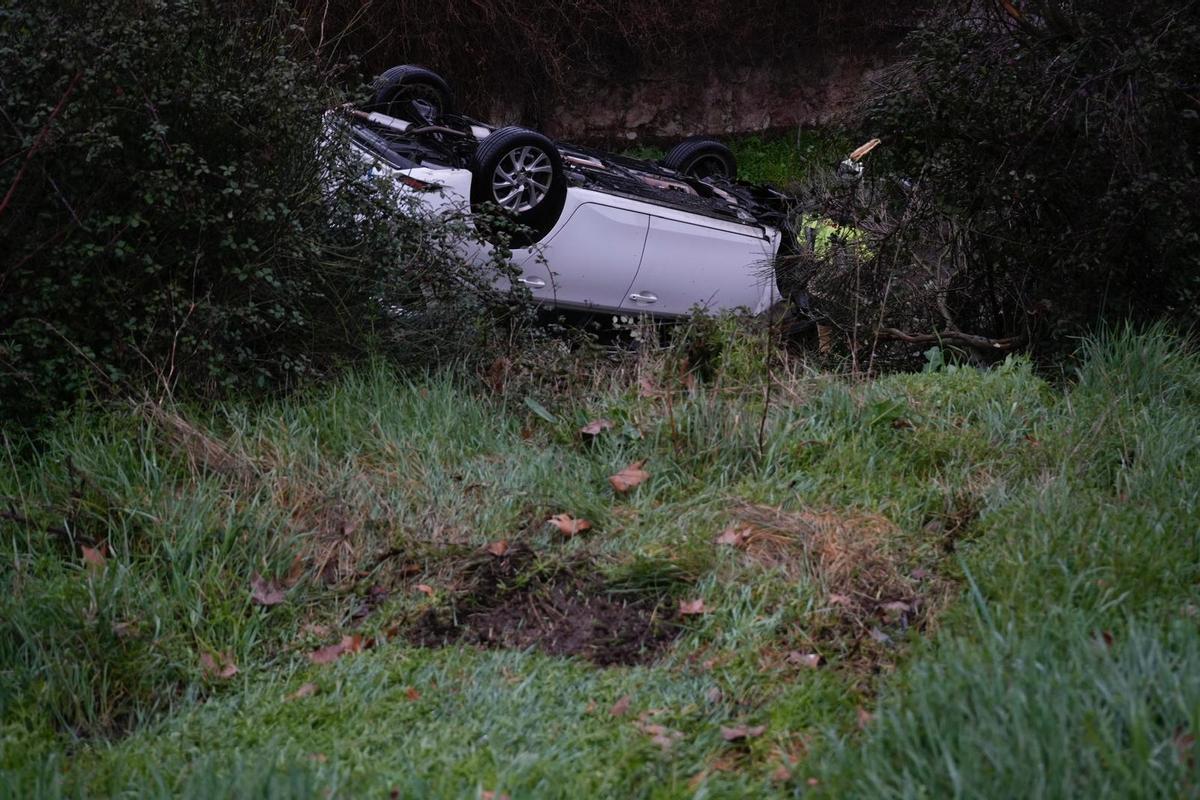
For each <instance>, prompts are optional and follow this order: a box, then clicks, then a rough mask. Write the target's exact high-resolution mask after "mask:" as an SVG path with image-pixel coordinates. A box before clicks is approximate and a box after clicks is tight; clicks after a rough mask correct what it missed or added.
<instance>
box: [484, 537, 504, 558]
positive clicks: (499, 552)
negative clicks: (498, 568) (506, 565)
mask: <svg viewBox="0 0 1200 800" xmlns="http://www.w3.org/2000/svg"><path fill="white" fill-rule="evenodd" d="M487 551H488V552H489V553H491V554H492V555H494V556H495V557H496V558H500V557H501V556H503V555H504V554H505V553H507V552H508V542H506V541H504V540H503V539H501V540H500V541H498V542H492V543H491V544H489V545H488V546H487Z"/></svg>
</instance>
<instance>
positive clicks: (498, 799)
mask: <svg viewBox="0 0 1200 800" xmlns="http://www.w3.org/2000/svg"><path fill="white" fill-rule="evenodd" d="M479 800H510V798H509V796H508V795H506V794H500V793H498V792H493V791H492V790H491V789H484V790H483V791H482V792H480V793H479Z"/></svg>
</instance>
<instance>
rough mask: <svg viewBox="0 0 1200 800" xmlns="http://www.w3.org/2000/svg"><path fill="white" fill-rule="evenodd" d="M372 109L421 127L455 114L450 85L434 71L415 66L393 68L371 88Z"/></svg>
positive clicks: (378, 78) (407, 65) (404, 65)
mask: <svg viewBox="0 0 1200 800" xmlns="http://www.w3.org/2000/svg"><path fill="white" fill-rule="evenodd" d="M372 89H373V91H374V94H373V95H372V97H371V109H372V110H374V111H379V112H382V113H384V114H387V115H388V116H392V117H396V118H397V119H402V120H404V121H405V122H413V123H416V124H418V125H420V124H424V123H429V122H433V121H435V120H437V119H439V118H441V117H443V116H445V115H447V114H453V113H454V95H453V94H452V93H451V91H450V85H449V84H448V83H446V81H445V80H444V79H443V78H442V76H441V75H438V74H437V73H436V72H434V71H432V70H428V69H425V68H424V67H418V66H414V65H413V64H401V65H400V66H398V67H392V68H391V69H389V70H387V71H386V72H384V73H382V74H381V75H380V76H379V77H377V78H376V79H375V83H374V84H373V85H372Z"/></svg>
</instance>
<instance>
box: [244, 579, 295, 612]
mask: <svg viewBox="0 0 1200 800" xmlns="http://www.w3.org/2000/svg"><path fill="white" fill-rule="evenodd" d="M286 596H287V590H286V589H284V587H283V586H281V585H280V584H278V583H276V582H275V581H269V580H267V579H266V578H264V577H263V576H262V575H259V574H258V573H257V572H256V573H254V574H253V575H251V576H250V599H251V600H253V601H254V602H255V603H258V604H259V605H260V606H267V607H268V608H270V607H271V606H277V605H279V604H280V603H282V602H283V601H284V598H285V597H286Z"/></svg>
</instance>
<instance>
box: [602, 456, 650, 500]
mask: <svg viewBox="0 0 1200 800" xmlns="http://www.w3.org/2000/svg"><path fill="white" fill-rule="evenodd" d="M645 465H646V459H644V458H643V459H642V460H641V461H635V462H633V463H632V464H630V465H629V466H628V467H626V468H625V469H623V470H621V471H620V472H618V473H617V474H616V475H610V476H609V478H608V482H609V483H611V484H612V487H613V489H614V490H615V491H616V492H618V493H619V494H625V493H626V492H628V491H629V490H631V489H633V488H635V487H637V486H639V485H640V484H642V483H644V482H645V481H646V480H648V479H649V478H650V473H649V472H646V470H644V469H642V467H644V466H645Z"/></svg>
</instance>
